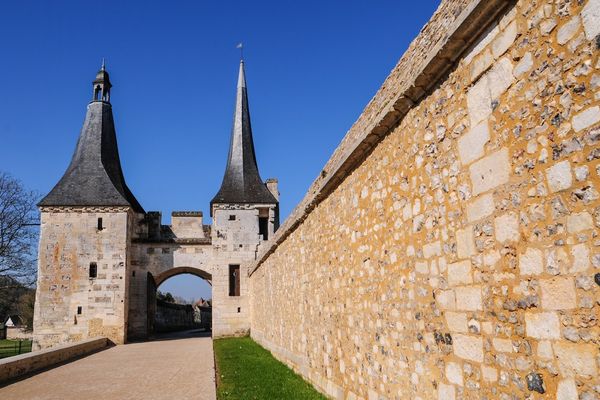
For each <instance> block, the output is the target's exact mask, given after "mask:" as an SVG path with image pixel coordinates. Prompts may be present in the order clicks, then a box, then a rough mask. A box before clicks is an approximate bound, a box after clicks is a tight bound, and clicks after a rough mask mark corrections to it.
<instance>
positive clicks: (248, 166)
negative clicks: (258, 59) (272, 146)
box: [211, 60, 277, 208]
mask: <svg viewBox="0 0 600 400" xmlns="http://www.w3.org/2000/svg"><path fill="white" fill-rule="evenodd" d="M216 203H219V204H224V203H229V204H231V203H235V204H240V203H242V204H248V203H258V204H277V200H276V199H275V198H274V197H273V195H272V194H271V192H270V191H269V189H267V187H266V186H265V184H264V183H263V181H262V179H261V178H260V174H259V173H258V166H257V164H256V155H255V152H254V141H253V140H252V126H251V124H250V109H249V106H248V93H247V88H246V74H245V71H244V60H240V71H239V75H238V84H237V95H236V100H235V111H234V114H233V129H232V130H231V141H230V144H229V156H228V158H227V167H226V169H225V175H224V177H223V183H222V184H221V189H219V192H218V193H217V195H216V196H215V197H214V198H213V199H212V201H211V205H212V204H216ZM211 208H212V207H211Z"/></svg>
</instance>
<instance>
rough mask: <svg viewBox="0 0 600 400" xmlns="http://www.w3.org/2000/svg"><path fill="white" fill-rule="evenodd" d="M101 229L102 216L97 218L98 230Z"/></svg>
mask: <svg viewBox="0 0 600 400" xmlns="http://www.w3.org/2000/svg"><path fill="white" fill-rule="evenodd" d="M102 229H104V227H103V226H102V218H98V230H99V231H101V230H102Z"/></svg>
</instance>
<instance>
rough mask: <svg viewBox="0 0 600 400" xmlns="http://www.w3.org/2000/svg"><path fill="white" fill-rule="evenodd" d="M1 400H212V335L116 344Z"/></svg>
mask: <svg viewBox="0 0 600 400" xmlns="http://www.w3.org/2000/svg"><path fill="white" fill-rule="evenodd" d="M0 399H2V400H5V399H6V400H9V399H10V400H82V399H85V400H96V399H98V400H100V399H102V400H121V399H123V400H138V399H139V400H142V399H143V400H162V399H169V400H187V399H190V400H191V399H193V400H214V399H215V367H214V357H213V347H212V339H211V338H210V337H206V336H205V337H202V336H200V334H198V333H193V332H189V331H188V332H182V333H179V334H172V335H169V336H167V337H163V338H161V339H159V340H155V341H151V342H144V343H132V344H127V345H124V346H115V347H112V348H110V349H108V350H105V351H102V352H99V353H96V354H92V355H90V356H88V357H85V358H82V359H80V360H77V361H74V362H71V363H69V364H65V365H62V366H60V367H57V368H54V369H51V370H48V371H45V372H42V373H40V374H37V375H34V376H32V377H30V378H27V379H25V380H22V381H19V382H16V383H13V384H12V385H8V386H5V387H3V388H0Z"/></svg>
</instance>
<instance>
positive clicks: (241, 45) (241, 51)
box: [235, 42, 244, 61]
mask: <svg viewBox="0 0 600 400" xmlns="http://www.w3.org/2000/svg"><path fill="white" fill-rule="evenodd" d="M235 48H236V49H240V60H241V61H244V44H243V43H242V42H239V43H238V45H237V46H235Z"/></svg>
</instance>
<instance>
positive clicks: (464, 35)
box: [248, 0, 516, 276]
mask: <svg viewBox="0 0 600 400" xmlns="http://www.w3.org/2000/svg"><path fill="white" fill-rule="evenodd" d="M515 2H516V0H446V1H442V3H441V4H440V6H439V7H438V9H437V10H436V11H435V13H434V14H433V16H432V17H431V19H430V20H429V21H428V22H427V23H426V24H425V26H424V27H423V28H422V29H421V32H420V33H419V35H418V36H417V37H416V38H415V39H414V40H413V41H412V42H411V44H410V46H409V47H408V49H407V50H406V52H405V53H404V54H403V55H402V57H401V58H400V60H399V61H398V63H397V64H396V66H395V67H394V69H393V70H392V72H391V73H390V75H389V76H388V77H387V78H386V79H385V81H384V83H383V85H382V86H381V87H380V89H379V90H378V91H377V93H376V94H375V96H374V97H373V98H372V99H371V101H370V102H369V103H368V104H367V106H366V107H365V109H364V110H363V112H362V113H361V115H360V116H359V118H358V120H357V121H356V122H355V123H354V124H353V125H352V127H351V128H350V130H349V131H348V132H347V133H346V135H345V136H344V138H343V139H342V141H341V143H340V145H339V146H338V147H337V148H336V149H335V151H334V152H333V154H332V156H331V157H330V158H329V160H328V161H327V163H326V164H325V166H324V168H323V170H322V171H321V174H320V175H319V176H318V177H317V178H316V179H315V180H314V181H313V183H312V184H311V186H310V187H309V189H308V191H307V193H306V195H305V196H304V198H303V199H302V200H301V201H300V203H298V205H297V206H296V207H295V208H294V210H293V211H292V213H291V214H290V215H289V217H288V218H287V219H286V220H285V222H284V223H283V224H282V225H281V227H280V228H279V229H278V230H277V232H276V233H275V235H274V236H273V238H272V239H271V240H270V241H269V242H270V243H267V244H266V246H265V247H263V248H262V249H261V250H260V251H259V253H258V255H257V258H256V260H255V261H253V262H252V263H250V264H249V265H248V275H249V276H251V275H252V274H253V273H254V272H255V271H256V270H257V269H258V268H259V267H260V266H261V265H262V263H263V262H264V261H265V260H266V259H267V258H268V257H269V256H270V255H271V254H272V253H273V252H275V250H276V249H277V247H279V245H280V244H281V243H283V242H284V241H285V239H286V238H287V237H288V236H289V235H290V234H291V233H292V232H293V231H294V230H295V229H296V228H297V227H298V226H299V225H300V224H301V223H302V222H303V221H304V219H306V217H307V216H308V215H309V214H310V213H311V211H312V210H313V209H314V208H315V207H316V206H317V205H318V204H319V203H321V201H323V200H324V199H325V198H327V197H328V196H329V194H331V193H332V192H333V191H334V190H335V188H336V187H338V186H339V184H340V183H341V182H342V181H343V180H344V179H345V178H346V177H347V176H348V175H349V174H350V173H351V172H352V171H353V170H354V169H355V168H356V167H357V166H358V165H359V164H360V163H361V162H362V161H364V159H365V158H366V157H367V156H368V155H369V154H370V152H371V151H372V150H373V149H374V148H375V147H376V145H377V144H378V143H379V142H381V140H383V139H384V138H385V137H386V136H387V135H388V134H389V133H390V132H391V131H392V129H393V128H394V127H395V126H397V125H398V124H399V123H400V121H401V120H402V119H403V118H404V116H405V115H406V114H407V113H408V112H409V111H410V110H411V109H412V108H413V107H414V106H415V105H416V104H418V103H419V101H420V100H421V99H423V98H424V97H425V96H427V95H428V94H429V93H431V91H432V90H433V89H434V88H435V87H436V86H437V85H438V82H439V81H440V80H441V79H443V78H444V77H446V76H447V75H448V73H449V72H450V71H451V70H453V69H454V68H455V67H456V65H457V64H458V62H460V60H461V58H462V55H463V54H464V53H465V51H467V50H469V49H470V48H472V47H473V46H474V44H475V42H476V41H477V39H478V38H479V37H480V36H481V34H482V33H483V32H484V31H485V30H486V29H487V28H488V27H489V26H490V24H492V23H493V22H495V21H496V19H497V18H498V16H499V15H501V14H502V13H503V12H505V11H506V9H507V8H508V7H509V6H511V5H513V4H514V3H515ZM452 18H453V19H452ZM423 49H425V52H424V50H423Z"/></svg>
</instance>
